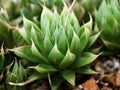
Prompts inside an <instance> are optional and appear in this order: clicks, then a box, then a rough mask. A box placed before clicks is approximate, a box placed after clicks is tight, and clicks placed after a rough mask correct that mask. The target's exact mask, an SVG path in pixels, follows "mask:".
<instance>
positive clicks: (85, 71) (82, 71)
mask: <svg viewBox="0 0 120 90" xmlns="http://www.w3.org/2000/svg"><path fill="white" fill-rule="evenodd" d="M75 72H76V73H80V74H98V73H97V72H95V71H94V70H92V69H90V68H89V67H80V68H77V69H75Z"/></svg>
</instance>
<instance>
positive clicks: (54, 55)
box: [48, 43, 64, 65]
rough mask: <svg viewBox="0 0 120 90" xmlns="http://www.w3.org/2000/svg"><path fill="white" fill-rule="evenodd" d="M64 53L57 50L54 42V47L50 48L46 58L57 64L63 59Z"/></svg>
mask: <svg viewBox="0 0 120 90" xmlns="http://www.w3.org/2000/svg"><path fill="white" fill-rule="evenodd" d="M63 57H64V55H63V54H62V53H61V52H60V51H59V50H58V47H57V44H56V43H55V45H54V47H53V48H52V50H51V52H50V54H49V56H48V58H49V60H50V61H51V62H53V64H55V65H57V64H59V63H60V61H61V60H62V59H63Z"/></svg>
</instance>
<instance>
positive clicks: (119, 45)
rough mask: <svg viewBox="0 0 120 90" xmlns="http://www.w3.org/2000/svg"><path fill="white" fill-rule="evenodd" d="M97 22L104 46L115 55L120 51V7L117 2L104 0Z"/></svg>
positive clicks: (98, 12)
mask: <svg viewBox="0 0 120 90" xmlns="http://www.w3.org/2000/svg"><path fill="white" fill-rule="evenodd" d="M95 20H96V23H97V27H98V29H99V30H102V34H101V36H100V38H101V40H102V41H103V43H104V45H105V46H106V47H107V48H108V49H109V50H115V51H112V52H113V53H115V52H119V51H120V39H119V36H120V24H119V23H120V5H119V3H118V1H117V0H108V1H105V0H103V2H102V4H101V6H100V7H99V9H98V11H97V13H96V15H95Z"/></svg>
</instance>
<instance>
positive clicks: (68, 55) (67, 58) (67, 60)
mask: <svg viewBox="0 0 120 90" xmlns="http://www.w3.org/2000/svg"><path fill="white" fill-rule="evenodd" d="M75 58H76V56H75V54H73V53H71V52H70V50H69V49H68V51H67V53H66V55H65V57H64V58H63V60H62V61H61V62H60V65H59V67H60V68H61V69H65V68H67V67H68V66H69V65H71V64H72V63H73V62H74V61H75Z"/></svg>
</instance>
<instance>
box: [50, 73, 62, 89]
mask: <svg viewBox="0 0 120 90" xmlns="http://www.w3.org/2000/svg"><path fill="white" fill-rule="evenodd" d="M51 81H52V85H51V90H58V88H59V86H60V84H61V83H62V81H63V80H62V78H61V77H60V76H59V75H56V76H54V77H52V78H51Z"/></svg>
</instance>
